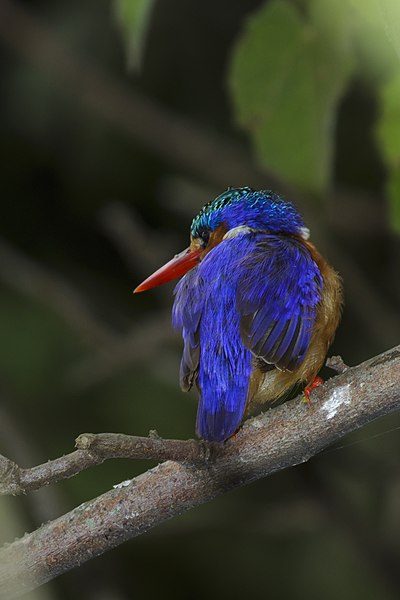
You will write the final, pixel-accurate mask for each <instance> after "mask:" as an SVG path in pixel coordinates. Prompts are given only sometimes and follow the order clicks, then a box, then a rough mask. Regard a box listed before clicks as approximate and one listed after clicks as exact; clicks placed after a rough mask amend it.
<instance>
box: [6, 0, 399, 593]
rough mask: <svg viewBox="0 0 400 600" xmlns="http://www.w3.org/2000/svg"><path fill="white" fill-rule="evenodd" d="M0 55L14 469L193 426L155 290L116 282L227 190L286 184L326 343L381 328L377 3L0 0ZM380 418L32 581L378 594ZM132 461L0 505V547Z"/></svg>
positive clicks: (393, 251)
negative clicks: (341, 287)
mask: <svg viewBox="0 0 400 600" xmlns="http://www.w3.org/2000/svg"><path fill="white" fill-rule="evenodd" d="M0 48H1V55H0V78H1V79H0V81H1V94H0V172H1V177H0V194H1V220H0V331H1V336H0V452H1V453H2V454H4V455H6V456H8V457H9V458H11V459H13V460H15V461H16V462H18V463H19V464H21V465H22V466H24V467H29V466H33V465H35V464H38V463H40V462H43V461H46V460H47V459H49V458H55V457H57V456H60V455H62V454H64V453H67V452H70V451H71V450H72V449H73V441H74V438H75V437H76V436H77V435H79V434H80V433H82V432H85V431H91V432H101V431H113V432H124V433H131V434H139V435H147V433H148V431H149V429H157V431H158V433H159V434H160V435H161V436H164V437H178V438H189V437H193V435H194V421H195V414H196V394H190V395H183V394H182V393H181V391H180V390H179V385H178V370H179V361H180V352H181V347H182V344H181V340H180V336H179V335H178V334H176V333H175V332H174V331H173V330H172V327H171V325H170V312H171V305H172V290H173V285H172V284H170V285H167V286H164V287H162V288H158V289H156V290H154V291H152V292H149V293H147V294H143V295H139V296H137V297H134V296H133V295H132V289H133V288H134V287H135V286H136V285H137V284H138V283H139V282H140V281H142V279H144V278H145V277H146V276H147V275H148V274H150V273H151V272H152V271H153V270H154V269H155V268H156V267H158V266H160V265H161V264H163V263H164V262H165V261H166V260H167V259H169V258H170V257H171V256H172V255H173V254H175V253H177V252H179V251H180V250H182V249H183V248H185V247H186V246H187V243H188V236H189V225H190V222H191V219H192V218H193V216H194V215H195V214H196V213H197V212H198V211H199V209H200V208H201V207H202V206H203V205H204V204H205V203H206V202H208V201H209V200H210V199H211V198H213V197H215V196H216V195H218V194H219V193H221V192H222V191H223V190H224V189H226V188H227V187H228V186H243V185H249V186H252V187H254V188H260V189H261V188H272V189H274V190H276V191H278V192H281V193H282V194H284V195H286V196H287V197H290V198H291V199H292V200H293V201H295V203H296V204H297V205H298V207H299V208H300V210H301V211H302V212H303V214H304V215H305V218H306V221H307V223H308V224H309V225H310V227H311V232H312V239H313V241H314V242H316V243H317V245H318V247H319V248H320V250H321V251H322V252H323V253H324V254H325V255H326V256H327V257H328V259H329V260H330V261H331V262H332V263H333V264H334V265H335V267H336V268H337V270H339V271H340V273H341V274H342V275H343V278H344V284H345V291H346V309H345V313H344V317H343V321H342V324H341V327H340V329H339V332H338V334H337V337H336V341H335V344H334V346H333V348H332V349H331V354H340V355H341V356H342V357H343V359H344V361H345V362H346V363H347V364H351V365H353V364H357V363H359V362H362V361H363V360H366V359H367V358H369V357H371V356H373V355H374V354H377V353H379V352H382V351H384V350H387V349H389V348H390V347H392V346H394V345H395V344H396V343H399V341H400V315H399V303H400V277H399V272H400V238H399V232H400V8H399V5H398V3H397V2H396V1H395V0H343V1H342V2H340V3H339V2H337V1H336V0H297V1H296V0H271V1H265V0H263V1H261V0H219V1H217V2H216V1H215V0H213V1H212V0H202V2H198V1H196V0H107V1H101V2H99V0H86V1H85V2H81V1H78V0H69V1H68V2H67V1H64V0H59V1H57V2H54V0H37V1H36V2H16V1H15V2H12V0H1V1H0ZM324 374H325V376H327V377H329V376H330V375H331V372H329V371H328V370H326V372H325V373H324ZM399 430H400V417H399V416H398V415H392V416H390V417H386V418H384V419H381V420H380V421H378V422H375V423H373V424H372V425H370V426H369V427H367V428H365V429H363V430H362V431H359V432H357V433H355V434H353V435H352V436H350V437H348V438H346V439H344V440H343V441H342V442H341V443H340V444H338V445H337V447H334V448H329V449H327V450H326V451H324V452H323V453H321V454H320V455H319V456H317V457H315V458H314V459H313V460H311V461H310V462H309V463H308V464H305V465H302V466H299V467H296V468H295V469H291V470H288V471H285V472H282V473H278V474H276V475H274V476H273V477H271V478H269V479H266V480H264V481H259V482H258V483H256V484H253V485H251V486H250V487H248V488H246V489H241V490H238V491H236V492H234V493H231V494H229V495H226V496H224V497H222V498H219V499H218V500H216V501H214V502H212V503H211V504H209V505H207V506H203V507H200V508H198V509H196V510H193V511H192V512H190V513H189V514H186V515H184V516H182V517H180V518H177V519H174V520H173V521H171V522H169V523H167V524H165V525H163V526H162V527H159V528H157V529H156V530H154V531H152V532H150V533H149V534H146V535H144V536H142V537H140V538H138V539H135V540H133V541H131V542H128V543H126V544H124V545H123V546H121V547H119V548H117V549H115V550H113V551H111V552H109V553H107V554H106V555H104V556H102V557H101V558H98V559H94V560H92V561H90V562H88V563H87V564H85V565H83V566H81V567H80V568H79V569H76V570H75V571H73V572H71V573H68V574H66V575H64V576H62V577H60V578H58V579H57V580H56V581H54V582H52V583H50V584H48V585H46V586H44V587H43V588H41V589H40V590H38V591H36V592H35V593H32V594H31V595H30V596H29V597H30V598H32V599H33V598H34V599H40V600H42V599H43V600H50V599H51V600H70V599H75V598H77V597H79V598H82V599H85V600H86V599H87V600H92V599H96V600H97V599H99V600H102V599H105V600H106V599H107V600H125V599H130V598H143V599H145V600H147V599H149V600H151V599H153V598H158V597H164V598H178V599H179V598H185V599H186V598H197V597H202V598H204V597H206V598H210V599H214V598H221V597H227V598H231V599H232V598H239V597H243V596H244V595H247V596H249V597H253V598H264V597H270V598H277V599H286V598H288V599H291V598H299V597H307V598H308V599H309V600H314V599H315V600H317V599H318V600H319V599H320V598H324V599H328V600H329V599H337V598H341V599H342V600H343V599H347V598H351V599H353V600H354V599H358V598H362V599H363V600H367V599H377V598H379V599H384V600H386V599H388V600H389V599H392V598H398V597H399V595H400V569H399V564H400V541H399V540H400V502H399V498H400V463H399V458H398V457H399V450H400V431H399ZM150 466H151V465H149V463H141V462H129V461H122V460H121V461H109V462H107V463H105V464H104V465H102V466H100V467H97V468H96V469H92V470H90V471H85V472H83V473H82V474H80V475H79V476H77V477H75V478H73V479H71V480H69V481H64V482H62V483H59V484H57V485H54V486H51V487H50V488H48V489H43V490H40V491H38V492H35V493H31V494H29V495H28V496H27V497H24V498H19V497H17V498H8V497H7V498H5V497H2V498H0V542H9V541H12V540H13V539H14V537H16V536H21V535H22V534H23V533H24V532H25V531H32V530H33V529H35V528H36V527H38V526H39V525H40V524H41V523H42V522H44V521H47V520H49V519H53V518H55V517H56V516H58V515H61V514H63V513H65V512H67V511H68V510H71V509H72V508H73V507H75V506H77V505H78V504H80V503H82V502H84V501H85V500H88V499H90V498H93V497H95V496H97V495H99V494H101V493H103V492H104V491H106V490H108V489H109V488H111V487H112V485H114V484H116V483H118V482H120V481H121V480H124V479H127V478H131V477H133V476H135V475H136V474H139V473H141V472H142V471H143V470H145V469H147V468H149V467H150Z"/></svg>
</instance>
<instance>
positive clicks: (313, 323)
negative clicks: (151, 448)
mask: <svg viewBox="0 0 400 600" xmlns="http://www.w3.org/2000/svg"><path fill="white" fill-rule="evenodd" d="M309 235H310V232H309V230H308V228H307V227H306V225H305V223H304V221H303V218H302V217H301V215H300V213H299V211H298V210H297V209H296V208H295V206H294V204H293V203H292V202H290V201H288V200H286V199H284V198H282V197H281V196H280V195H278V194H277V193H275V192H272V191H269V190H260V191H256V190H254V189H252V188H250V187H240V188H228V190H227V191H225V192H224V193H223V194H221V195H220V196H218V197H217V198H215V199H214V200H211V201H210V202H209V203H208V204H206V205H205V206H204V207H203V208H202V209H201V210H200V212H199V214H198V215H197V216H196V217H195V218H194V219H193V221H192V224H191V228H190V246H189V247H188V248H187V249H186V250H184V251H183V252H181V253H180V254H177V255H176V256H175V257H174V258H173V259H172V260H170V261H169V262H168V263H166V264H165V265H164V266H163V267H161V268H160V269H158V270H157V271H156V272H155V273H153V275H151V276H150V277H148V278H147V279H146V280H145V281H143V283H141V284H140V285H139V286H138V287H137V288H136V289H135V290H134V292H135V293H137V292H143V291H145V290H149V289H151V288H153V287H156V286H158V285H160V284H162V283H165V282H167V281H170V280H172V279H175V278H178V277H180V276H182V275H183V277H182V279H181V280H180V281H179V282H178V284H177V286H176V288H175V291H174V294H175V300H174V304H173V310H172V322H173V325H174V327H175V328H177V329H179V330H181V331H182V337H183V342H184V349H183V355H182V360H181V366H180V385H181V388H182V390H183V391H189V390H190V389H191V387H192V386H193V385H196V387H197V389H198V391H199V404H198V410H197V420H196V432H197V435H198V436H199V437H200V438H202V439H204V440H207V441H211V442H223V441H225V440H227V439H228V438H229V437H231V436H232V435H234V434H235V433H236V431H237V430H238V428H239V427H240V424H241V422H242V419H243V418H244V416H247V415H250V414H251V413H252V412H254V411H255V410H256V408H257V406H259V405H260V404H267V403H270V402H272V401H274V400H276V399H278V398H281V397H283V396H284V395H285V394H287V393H288V392H289V390H291V389H292V388H293V387H294V386H295V385H297V384H303V385H304V384H305V386H306V387H305V389H304V394H305V396H306V399H307V400H309V397H310V393H311V390H312V389H313V388H314V387H316V386H317V385H319V384H320V383H323V381H322V379H320V378H319V377H317V374H318V372H319V370H320V369H321V367H322V366H323V364H324V361H325V357H326V354H327V351H328V348H329V346H330V344H331V343H332V340H333V338H334V335H335V332H336V329H337V326H338V324H339V320H340V315H341V310H342V304H343V292H342V283H341V278H340V276H339V275H338V273H336V271H335V270H334V269H333V268H332V267H331V266H330V265H329V264H328V262H327V261H326V260H325V259H324V258H323V257H322V256H321V254H320V253H319V252H318V250H317V249H316V247H315V246H314V245H313V244H312V243H311V242H310V241H309Z"/></svg>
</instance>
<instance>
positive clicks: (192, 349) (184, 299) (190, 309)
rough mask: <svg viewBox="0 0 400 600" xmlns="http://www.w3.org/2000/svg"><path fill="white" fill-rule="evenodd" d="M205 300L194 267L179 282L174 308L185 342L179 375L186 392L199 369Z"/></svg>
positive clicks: (175, 318) (173, 314)
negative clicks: (200, 327) (201, 324)
mask: <svg viewBox="0 0 400 600" xmlns="http://www.w3.org/2000/svg"><path fill="white" fill-rule="evenodd" d="M203 301H204V297H203V294H202V291H201V282H200V281H199V279H198V277H197V268H194V269H192V270H191V271H189V272H188V273H187V274H186V275H185V276H184V277H183V278H182V279H181V280H180V281H179V283H178V284H177V286H176V288H175V302H174V306H173V309H172V323H173V325H174V327H175V328H176V329H182V337H183V342H184V347H183V355H182V360H181V367H180V375H179V382H180V386H181V389H182V390H183V391H184V392H188V391H189V390H190V388H191V387H192V385H193V383H194V382H195V380H196V378H197V373H198V369H199V360H200V333H199V323H200V318H201V314H202V310H203Z"/></svg>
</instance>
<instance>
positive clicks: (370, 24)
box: [345, 0, 400, 86]
mask: <svg viewBox="0 0 400 600" xmlns="http://www.w3.org/2000/svg"><path fill="white" fill-rule="evenodd" d="M345 1H346V3H347V4H348V9H349V21H350V22H351V23H352V28H353V43H354V48H355V53H356V56H357V70H358V75H359V76H360V77H362V78H363V79H365V80H366V81H369V82H370V83H372V84H373V85H374V86H376V85H377V84H378V85H380V84H381V83H382V82H384V81H385V80H386V79H387V78H388V77H391V76H392V74H393V72H394V71H396V70H398V66H399V57H400V53H399V56H398V55H397V54H396V49H397V50H398V52H400V45H399V44H400V40H399V30H398V23H399V16H397V17H396V13H399V8H398V7H396V4H398V5H399V7H400V4H399V2H398V0H345ZM396 45H397V46H396Z"/></svg>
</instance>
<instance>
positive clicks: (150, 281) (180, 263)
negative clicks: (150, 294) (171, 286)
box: [133, 247, 202, 294]
mask: <svg viewBox="0 0 400 600" xmlns="http://www.w3.org/2000/svg"><path fill="white" fill-rule="evenodd" d="M201 253H202V249H201V248H199V249H198V250H192V249H191V248H190V247H189V248H186V250H184V251H183V252H181V253H180V254H177V255H176V256H174V258H173V259H172V260H170V261H169V262H167V264H165V265H164V266H163V267H161V268H160V269H158V270H157V271H156V272H155V273H153V275H150V277H148V278H147V279H145V280H144V281H143V283H141V284H140V285H138V287H137V288H136V289H135V290H133V293H134V294H137V293H138V292H145V291H146V290H151V288H154V287H157V286H158V285H161V284H162V283H167V281H171V280H172V279H177V278H178V277H180V276H181V275H184V274H185V273H187V272H188V271H190V269H193V267H195V266H196V265H197V263H198V262H199V260H200V254H201Z"/></svg>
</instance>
